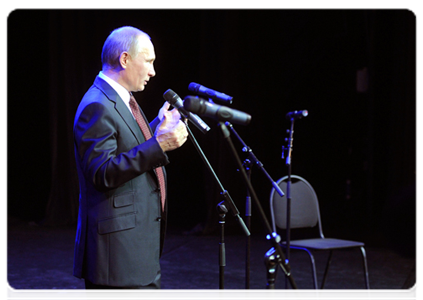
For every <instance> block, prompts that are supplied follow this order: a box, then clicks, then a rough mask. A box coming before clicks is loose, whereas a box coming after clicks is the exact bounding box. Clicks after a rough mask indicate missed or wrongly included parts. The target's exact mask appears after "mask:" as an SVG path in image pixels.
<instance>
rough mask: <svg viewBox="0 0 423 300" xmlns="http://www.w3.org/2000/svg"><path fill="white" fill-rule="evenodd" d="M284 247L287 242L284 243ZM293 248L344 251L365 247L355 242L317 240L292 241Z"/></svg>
mask: <svg viewBox="0 0 423 300" xmlns="http://www.w3.org/2000/svg"><path fill="white" fill-rule="evenodd" d="M282 244H283V245H284V246H285V244H286V242H283V243H282ZM290 246H291V247H300V248H309V249H314V250H330V249H343V248H353V247H364V243H362V242H354V241H348V240H339V239H331V238H324V239H322V238H317V239H306V240H293V241H290Z"/></svg>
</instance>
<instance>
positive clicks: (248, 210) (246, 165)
mask: <svg viewBox="0 0 423 300" xmlns="http://www.w3.org/2000/svg"><path fill="white" fill-rule="evenodd" d="M225 125H226V126H228V127H229V129H230V130H231V131H232V133H233V134H234V135H235V136H236V137H237V139H238V140H239V141H240V142H241V144H242V146H243V148H242V151H243V152H248V157H249V158H250V159H251V161H250V159H246V160H245V161H244V164H243V166H244V168H245V170H246V171H247V175H248V180H251V168H250V166H251V164H252V162H253V163H254V164H255V165H257V166H258V167H259V169H260V170H262V171H263V173H264V175H265V176H266V177H267V178H268V179H269V181H270V182H271V184H272V186H273V187H274V188H275V189H276V191H277V192H278V193H279V195H280V196H281V197H283V196H284V193H283V192H282V190H281V189H280V187H279V185H278V184H277V183H276V182H275V181H274V180H273V179H272V177H271V176H270V175H269V173H267V171H266V169H265V168H264V166H263V164H262V163H261V162H260V161H259V160H258V159H257V157H256V156H255V155H254V153H253V150H252V149H251V148H250V147H248V146H247V144H245V142H244V141H243V139H242V138H241V136H240V135H239V134H238V132H237V131H236V130H235V128H234V127H233V126H232V124H231V123H229V122H225ZM245 207H246V208H245V210H246V213H245V216H246V220H247V224H248V228H249V229H251V227H250V226H251V196H250V190H249V189H248V188H247V201H246V206H245ZM250 240H251V238H250V237H247V250H246V253H247V258H246V260H247V261H246V282H245V287H246V289H249V288H250V281H249V280H250V248H251V241H250Z"/></svg>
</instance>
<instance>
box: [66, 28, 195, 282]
mask: <svg viewBox="0 0 423 300" xmlns="http://www.w3.org/2000/svg"><path fill="white" fill-rule="evenodd" d="M154 60H155V52H154V47H153V44H152V42H151V40H150V37H149V36H148V35H147V34H146V33H144V32H142V31H140V30H139V29H136V28H133V27H122V28H118V29H116V30H114V31H113V32H112V33H111V34H110V35H109V37H108V38H107V40H106V42H105V43H104V46H103V52H102V63H103V69H102V71H101V72H100V74H99V75H98V76H97V78H96V79H95V81H94V84H93V86H91V88H90V89H89V90H88V91H87V93H86V94H85V95H84V97H83V99H82V101H81V103H80V105H79V107H78V110H77V112H76V116H75V122H74V144H75V159H76V163H77V169H78V177H79V185H80V205H79V217H78V229H77V234H76V239H75V261H74V275H75V276H76V277H78V278H84V279H85V285H86V288H145V287H147V288H160V264H159V257H160V255H161V251H162V245H163V237H164V229H165V221H166V194H165V193H166V188H165V176H166V174H165V171H164V168H163V166H164V165H166V164H168V163H169V161H168V157H167V155H166V152H167V151H171V150H174V149H176V148H178V147H180V146H182V144H184V143H185V141H186V139H187V136H188V133H187V130H186V126H185V124H184V123H183V122H182V121H181V120H180V115H179V113H178V111H177V110H176V109H174V110H171V111H169V110H168V108H169V104H168V103H165V104H164V105H163V107H162V108H161V110H160V112H159V115H158V117H157V118H156V119H154V120H153V121H152V122H151V123H150V124H149V125H148V123H146V122H145V116H144V114H143V113H142V111H141V110H140V108H139V106H138V104H137V103H136V102H135V100H134V98H133V96H132V93H131V92H134V91H143V90H144V89H145V86H146V85H147V82H148V81H149V79H150V78H151V77H153V76H155V74H156V73H155V70H154V66H153V63H154ZM143 122H144V123H143ZM143 124H144V125H143ZM143 127H144V128H143Z"/></svg>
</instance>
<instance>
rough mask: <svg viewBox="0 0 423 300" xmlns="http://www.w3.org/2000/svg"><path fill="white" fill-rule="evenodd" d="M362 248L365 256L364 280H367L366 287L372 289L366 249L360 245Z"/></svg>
mask: <svg viewBox="0 0 423 300" xmlns="http://www.w3.org/2000/svg"><path fill="white" fill-rule="evenodd" d="M360 249H361V254H362V256H363V268H364V280H365V283H366V289H370V283H369V270H368V268H367V256H366V250H364V247H360Z"/></svg>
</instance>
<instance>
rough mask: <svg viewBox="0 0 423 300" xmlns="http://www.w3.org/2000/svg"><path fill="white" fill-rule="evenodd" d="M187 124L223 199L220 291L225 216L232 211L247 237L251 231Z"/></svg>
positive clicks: (220, 273) (220, 214)
mask: <svg viewBox="0 0 423 300" xmlns="http://www.w3.org/2000/svg"><path fill="white" fill-rule="evenodd" d="M185 124H186V127H187V131H188V135H189V138H190V139H191V141H192V143H193V144H194V147H195V148H196V149H197V152H198V153H199V154H200V157H201V159H202V160H203V162H204V164H205V165H206V167H207V169H208V170H209V171H210V173H211V174H212V177H213V178H214V180H215V181H216V183H217V185H218V186H219V187H220V189H221V193H220V195H221V196H222V198H223V201H222V202H220V203H219V204H218V206H217V210H218V213H219V225H220V230H221V235H220V236H221V238H220V243H219V289H224V268H225V266H226V256H225V241H224V225H225V216H226V213H227V212H228V211H229V210H230V211H231V212H232V214H233V215H234V217H235V218H236V219H237V221H238V223H239V225H240V226H241V229H242V230H243V231H244V233H245V235H246V236H249V235H250V231H249V230H248V228H247V226H246V225H245V223H244V221H243V220H242V218H241V217H240V215H239V211H238V208H237V207H236V205H235V203H234V202H233V200H232V198H231V196H230V195H229V193H228V191H226V190H225V188H224V187H223V185H222V183H221V182H220V180H219V178H218V177H217V175H216V173H215V172H214V170H213V168H212V166H211V165H210V163H209V161H208V159H207V157H206V156H205V154H204V152H203V151H202V149H201V147H200V145H198V143H197V140H196V139H195V137H194V135H193V134H192V132H191V129H190V128H189V126H188V124H187V123H185Z"/></svg>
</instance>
